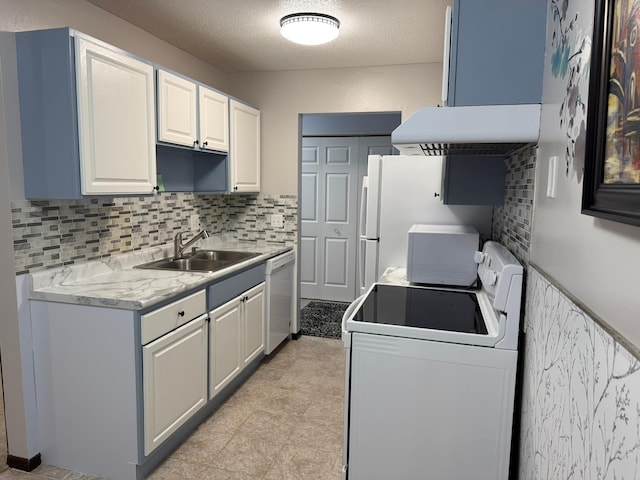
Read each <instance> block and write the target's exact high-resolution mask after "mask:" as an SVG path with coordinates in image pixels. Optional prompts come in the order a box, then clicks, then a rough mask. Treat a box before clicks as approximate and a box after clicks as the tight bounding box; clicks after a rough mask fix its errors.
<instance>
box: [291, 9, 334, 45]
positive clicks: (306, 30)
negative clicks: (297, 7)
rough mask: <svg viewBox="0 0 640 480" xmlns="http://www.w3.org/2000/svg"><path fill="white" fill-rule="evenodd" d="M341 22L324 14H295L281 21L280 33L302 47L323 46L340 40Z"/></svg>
mask: <svg viewBox="0 0 640 480" xmlns="http://www.w3.org/2000/svg"><path fill="white" fill-rule="evenodd" d="M339 28H340V21H339V20H338V19H337V18H335V17H332V16H330V15H324V14H322V13H294V14H291V15H287V16H285V17H282V18H281V19H280V33H281V34H282V36H283V37H284V38H286V39H287V40H291V41H292V42H295V43H299V44H301V45H321V44H323V43H327V42H330V41H331V40H335V39H336V38H338V35H339V33H340V31H339Z"/></svg>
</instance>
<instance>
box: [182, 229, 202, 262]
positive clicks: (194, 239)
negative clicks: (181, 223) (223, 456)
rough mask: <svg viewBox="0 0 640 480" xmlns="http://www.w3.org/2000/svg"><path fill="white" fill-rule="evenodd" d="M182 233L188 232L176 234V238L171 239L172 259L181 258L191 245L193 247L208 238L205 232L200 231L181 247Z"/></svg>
mask: <svg viewBox="0 0 640 480" xmlns="http://www.w3.org/2000/svg"><path fill="white" fill-rule="evenodd" d="M183 233H188V232H178V233H176V237H175V238H174V239H173V257H174V258H179V257H181V256H182V252H184V251H185V250H186V249H187V248H189V247H190V246H191V245H193V244H194V243H195V242H197V241H198V240H200V239H205V238H207V237H208V236H209V234H208V233H207V231H206V230H202V231H201V232H200V233H198V234H197V235H196V236H195V237H193V238H192V239H191V240H189V241H188V242H187V243H185V244H184V245H183V244H182V234H183Z"/></svg>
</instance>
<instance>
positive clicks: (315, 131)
mask: <svg viewBox="0 0 640 480" xmlns="http://www.w3.org/2000/svg"><path fill="white" fill-rule="evenodd" d="M401 120H402V112H400V111H388V112H337V113H328V112H327V113H299V114H298V205H297V233H296V246H297V248H296V250H297V255H300V248H299V245H300V233H301V227H302V223H301V219H300V215H301V208H300V199H301V198H302V181H301V178H302V137H304V136H318V137H321V136H327V137H340V136H343V137H368V136H389V135H391V132H392V131H393V130H394V129H395V128H396V127H397V126H398V125H400V122H401ZM301 263H302V262H300V261H298V262H296V264H297V265H296V282H295V290H296V292H295V304H296V312H300V276H301ZM356 270H357V269H356ZM294 318H299V315H296V316H295V317H294ZM292 333H293V335H294V338H298V337H299V336H300V322H299V320H298V322H297V323H296V325H295V326H294V325H292Z"/></svg>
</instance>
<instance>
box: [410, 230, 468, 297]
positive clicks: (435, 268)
mask: <svg viewBox="0 0 640 480" xmlns="http://www.w3.org/2000/svg"><path fill="white" fill-rule="evenodd" d="M408 235H409V248H408V255H407V279H408V280H409V281H410V282H412V283H425V284H436V285H452V286H461V287H470V286H472V285H474V284H475V282H476V280H477V277H478V265H477V264H476V262H475V260H474V258H473V257H474V254H475V252H476V251H477V250H478V249H479V247H480V234H479V233H478V230H476V228H475V227H472V226H470V225H425V224H417V225H413V226H412V227H411V228H410V229H409V233H408Z"/></svg>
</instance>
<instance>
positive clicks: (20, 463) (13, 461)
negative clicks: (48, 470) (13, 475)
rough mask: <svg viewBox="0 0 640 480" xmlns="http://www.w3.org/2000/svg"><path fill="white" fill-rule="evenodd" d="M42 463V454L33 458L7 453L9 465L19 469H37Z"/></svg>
mask: <svg viewBox="0 0 640 480" xmlns="http://www.w3.org/2000/svg"><path fill="white" fill-rule="evenodd" d="M41 463H42V457H41V456H40V454H37V455H35V456H34V457H31V458H22V457H16V456H14V455H7V465H8V466H9V467H11V468H15V469H17V470H23V471H25V472H31V471H33V470H35V469H36V468H37V467H38V466H40V464H41Z"/></svg>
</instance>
